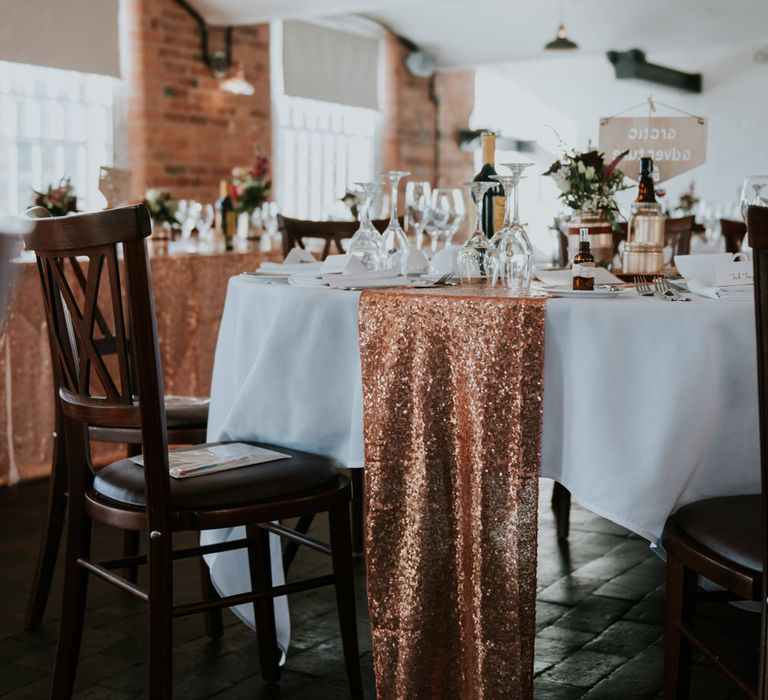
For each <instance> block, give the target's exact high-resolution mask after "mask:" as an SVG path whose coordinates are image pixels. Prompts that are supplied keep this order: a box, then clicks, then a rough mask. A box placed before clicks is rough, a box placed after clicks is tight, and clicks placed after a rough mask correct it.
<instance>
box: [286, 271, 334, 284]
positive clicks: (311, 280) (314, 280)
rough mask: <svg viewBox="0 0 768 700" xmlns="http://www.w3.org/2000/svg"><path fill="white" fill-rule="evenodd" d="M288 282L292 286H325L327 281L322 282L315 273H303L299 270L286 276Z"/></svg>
mask: <svg viewBox="0 0 768 700" xmlns="http://www.w3.org/2000/svg"><path fill="white" fill-rule="evenodd" d="M288 284H290V285H292V286H294V287H327V286H328V283H327V282H324V281H323V280H322V279H320V278H319V277H318V276H317V275H303V274H301V273H300V272H297V273H296V274H293V275H291V276H290V277H289V278H288Z"/></svg>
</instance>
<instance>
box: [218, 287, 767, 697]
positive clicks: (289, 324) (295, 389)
mask: <svg viewBox="0 0 768 700" xmlns="http://www.w3.org/2000/svg"><path fill="white" fill-rule="evenodd" d="M366 294H368V293H366ZM360 304H361V295H360V293H359V292H354V291H341V290H330V289H322V288H314V289H309V288H302V287H295V286H287V285H266V284H263V283H261V282H258V281H256V280H253V279H251V278H248V277H238V278H233V279H232V280H230V283H229V289H228V292H227V300H226V304H225V309H224V314H223V318H222V322H221V330H220V334H219V343H218V346H217V350H216V359H215V364H214V372H213V380H212V391H211V411H210V419H209V427H208V439H209V440H245V439H247V440H256V441H262V442H269V443H275V444H282V445H285V446H286V447H291V448H295V449H303V450H307V451H314V452H317V453H321V454H324V455H327V456H329V457H334V458H336V459H338V460H339V461H340V462H342V463H343V464H344V465H346V466H348V467H353V468H354V467H362V466H363V464H364V461H365V452H364V448H365V444H364V426H363V414H364V403H365V402H364V395H363V381H362V376H363V372H362V367H361V354H360V326H359V320H360V319H359V313H360ZM489 308H491V309H492V307H489ZM545 309H546V310H545V332H544V339H545V340H544V353H543V354H544V359H543V409H542V418H541V445H540V447H541V451H540V455H541V459H540V475H541V476H543V477H549V478H552V479H556V480H557V481H559V482H560V483H562V484H563V485H565V486H566V487H567V488H568V489H569V490H570V491H571V492H572V495H573V498H574V500H576V501H577V502H578V503H580V504H582V505H583V506H585V507H587V508H588V509H590V510H592V511H593V512H595V513H597V514H599V515H602V516H604V517H606V518H608V519H610V520H612V521H614V522H616V523H618V524H620V525H623V526H625V527H627V528H629V529H630V530H632V531H634V532H636V533H638V534H639V535H641V536H643V537H645V538H646V539H648V540H649V541H650V542H651V543H656V542H658V540H659V538H660V535H661V531H662V529H663V526H664V521H665V520H666V518H667V516H668V515H669V514H670V513H672V512H674V511H675V510H676V509H677V508H678V507H680V506H681V505H684V504H685V503H688V502H690V501H693V500H696V499H699V498H705V497H708V496H717V495H728V494H736V493H750V492H759V490H760V483H759V478H760V472H759V462H758V449H759V443H758V428H757V387H756V381H755V371H754V357H755V338H754V318H753V304H752V302H751V301H744V300H717V301H715V300H710V299H703V298H694V299H693V300H692V301H691V302H690V303H668V302H663V301H660V300H657V299H654V298H641V297H638V296H637V295H635V294H634V292H629V291H627V292H624V293H623V294H622V295H620V296H619V297H618V298H614V299H567V298H552V299H548V300H547V301H546V305H545ZM499 318H501V317H499ZM484 322H485V323H486V324H487V326H488V328H493V327H494V326H495V325H498V324H499V322H500V321H499V319H498V318H496V317H495V314H494V313H489V314H488V318H486V319H484ZM479 328H480V331H479V332H483V331H482V325H481V326H479ZM506 332H507V333H508V334H509V335H511V336H514V335H515V334H520V333H521V329H520V328H515V327H509V328H507V329H506ZM393 333H401V330H393ZM450 340H451V339H449V341H450ZM458 340H466V339H453V342H456V341H458ZM424 352H425V353H427V354H428V353H429V352H430V349H429V348H425V349H424ZM534 361H535V358H533V357H529V358H526V357H517V358H516V359H513V358H510V363H512V362H518V363H522V364H525V363H527V362H534ZM504 388H505V387H503V386H499V391H500V392H501V391H503V390H504ZM427 417H428V416H427ZM384 439H386V435H384ZM370 507H371V505H370V501H369V515H370ZM230 534H231V533H230ZM222 536H223V537H226V536H227V534H226V533H225V534H222V533H219V534H218V535H216V534H212V535H209V537H212V538H214V539H215V538H216V537H222ZM370 538H371V535H370V533H369V540H368V542H369V545H370V541H371V540H370ZM533 540H534V542H533V544H532V546H533V547H534V551H535V535H534V536H533ZM228 556H229V557H230V558H229V561H228V563H224V561H223V560H222V561H220V562H219V566H218V567H217V566H214V567H213V568H212V575H213V579H214V582H215V583H216V584H217V586H220V587H221V589H222V592H223V593H226V594H229V593H235V592H240V591H241V590H242V588H244V587H246V586H247V581H248V579H247V577H245V576H244V575H243V574H242V571H241V573H240V574H238V572H237V569H238V566H239V565H238V564H237V563H236V561H235V560H236V554H235V553H229V555H228ZM240 566H242V565H240ZM243 570H244V569H243ZM532 577H534V578H535V569H534V573H533V574H532ZM369 587H370V580H369ZM240 614H241V615H242V616H243V617H244V618H245V619H247V618H248V615H249V614H250V613H249V611H248V610H241V611H240ZM283 623H284V624H286V620H284V621H283ZM530 643H531V645H532V643H533V642H532V639H531V640H530ZM379 680H380V679H379V678H378V675H377V682H379ZM489 696H490V695H489Z"/></svg>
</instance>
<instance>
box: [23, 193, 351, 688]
mask: <svg viewBox="0 0 768 700" xmlns="http://www.w3.org/2000/svg"><path fill="white" fill-rule="evenodd" d="M150 230H151V228H150V222H149V214H148V212H147V210H146V209H145V208H144V207H143V206H132V207H123V208H120V209H114V210H111V211H105V212H99V213H94V214H81V215H76V216H69V217H62V218H55V219H48V220H41V221H39V222H38V224H37V228H36V229H35V231H34V232H33V233H32V234H30V235H29V236H28V237H27V240H26V242H27V247H28V248H30V249H31V250H34V251H35V254H36V255H37V260H38V267H39V270H40V275H41V279H42V282H43V288H44V291H45V294H44V297H45V305H46V317H47V321H48V326H49V332H50V337H51V345H52V347H53V349H54V362H55V363H56V365H57V371H56V374H55V379H56V382H57V383H58V387H57V388H58V395H59V402H60V405H61V415H62V423H63V429H64V436H65V440H64V443H65V446H66V465H67V476H68V485H69V494H68V500H67V512H68V531H67V540H66V555H65V575H64V599H63V606H62V617H61V625H60V630H59V640H58V645H57V651H56V662H55V668H54V674H53V684H52V689H51V698H54V699H56V700H58V698H68V697H71V695H72V690H73V686H74V680H75V673H76V668H77V659H78V654H79V649H80V641H81V637H82V631H83V617H84V613H85V604H86V594H87V584H88V577H89V576H90V575H95V576H97V577H99V578H101V579H103V580H104V581H107V582H108V583H111V584H113V585H115V586H116V587H117V588H120V589H121V590H123V591H124V592H126V593H129V594H131V595H133V596H134V597H136V598H138V599H139V600H141V601H143V602H145V603H147V606H148V613H149V614H148V621H149V647H148V651H149V697H151V698H163V699H169V698H171V687H172V626H173V620H174V618H176V617H181V616H186V615H190V614H194V613H198V612H206V611H209V610H220V609H222V608H224V607H231V606H234V605H241V604H247V603H252V604H253V606H254V612H255V618H256V622H257V634H258V639H259V659H260V665H261V672H262V676H263V677H264V679H265V680H267V681H275V680H277V679H278V678H279V675H280V669H279V650H278V648H277V642H276V632H275V619H274V605H273V599H274V598H275V597H276V596H282V595H287V594H290V593H294V592H298V591H303V590H308V589H311V588H316V587H319V586H325V585H331V584H332V585H334V586H335V589H336V600H337V605H338V610H339V620H340V623H341V634H342V643H343V647H344V657H345V660H346V666H347V674H348V678H349V684H350V690H351V695H352V696H353V697H355V698H359V697H362V689H361V679H360V668H359V658H358V645H357V629H356V620H355V600H354V590H353V574H352V557H351V545H350V528H349V517H348V508H349V500H350V486H349V481H348V480H347V479H346V478H345V477H343V476H341V475H340V474H339V473H338V470H337V464H336V463H335V462H334V461H333V460H330V459H326V458H323V457H319V456H316V455H311V454H307V453H303V452H297V451H294V450H288V449H284V448H278V449H280V451H282V452H285V453H287V454H289V455H291V459H288V460H281V461H277V462H270V463H266V464H260V465H257V466H254V467H243V468H240V469H235V470H233V471H228V472H222V473H219V474H209V475H206V476H200V477H195V478H191V479H186V480H176V479H171V478H170V477H169V474H168V431H167V422H168V419H167V416H166V412H165V411H164V404H163V379H162V369H161V367H160V354H159V349H158V344H157V332H156V327H157V326H156V321H155V310H154V303H153V300H152V291H151V281H150V274H149V264H148V260H147V252H146V242H145V239H146V238H147V237H148V236H149V235H150ZM119 244H122V250H123V257H124V272H121V270H120V268H119V266H118V257H117V246H118V245H119ZM76 256H81V257H85V258H87V259H88V269H87V275H86V283H85V287H84V288H83V289H82V290H79V289H78V286H77V285H72V284H70V282H69V279H70V278H69V277H68V275H67V268H69V267H70V266H71V265H72V263H73V260H75V258H76ZM100 290H101V291H102V292H103V293H105V295H106V296H107V297H108V298H109V308H110V311H111V321H112V324H111V328H110V330H111V335H112V337H113V338H114V339H115V361H114V363H108V362H106V361H105V357H104V355H103V353H102V348H101V345H100V343H99V342H98V341H99V338H97V337H95V332H96V330H97V329H98V327H99V325H98V323H97V320H96V300H97V299H98V298H99V293H100ZM129 338H130V342H129V340H128V339H129ZM107 359H108V358H107ZM116 425H117V426H126V427H131V428H135V429H138V430H140V431H141V438H142V453H143V455H144V464H145V466H144V467H143V468H142V467H139V466H138V465H136V464H135V463H133V462H132V461H131V460H129V459H125V460H121V461H118V462H114V463H113V464H110V465H108V466H106V467H103V468H102V469H100V470H98V472H96V471H94V469H93V464H92V463H91V459H90V453H89V449H88V445H89V436H88V430H89V428H91V427H111V426H116ZM325 511H327V512H328V513H329V520H330V534H331V546H328V545H325V544H323V543H321V542H317V541H316V540H313V539H311V538H309V537H307V536H304V535H296V534H295V533H294V532H293V531H292V530H290V529H288V528H286V527H283V526H282V525H277V524H272V523H273V522H274V521H277V520H280V519H283V518H294V517H300V516H303V515H306V514H308V513H317V512H325ZM94 521H96V522H99V523H102V524H104V525H107V526H111V527H116V528H119V529H122V530H130V531H134V532H138V533H140V537H141V538H142V539H143V540H145V542H146V545H147V551H148V554H147V555H143V556H133V557H121V558H118V559H114V560H111V561H100V562H97V561H94V560H92V559H91V552H90V550H91V529H92V523H93V522H94ZM239 525H243V526H245V529H246V537H245V538H244V539H241V540H238V541H236V542H226V543H219V544H214V545H207V546H198V547H191V548H187V549H184V550H175V549H174V547H173V534H174V533H175V532H179V531H187V530H191V531H200V530H204V529H215V528H222V527H235V526H239ZM270 532H274V533H276V534H279V535H280V536H283V537H286V538H289V539H290V538H298V539H299V541H300V542H301V543H302V544H304V545H307V546H309V547H312V548H314V549H317V550H319V551H322V552H325V553H327V554H330V555H331V557H332V565H333V573H332V574H329V575H325V576H318V577H315V578H312V579H308V580H304V581H297V582H292V583H288V584H285V585H280V586H273V585H272V577H271V563H270V553H269V541H268V537H269V533H270ZM241 548H245V549H247V553H248V558H249V566H250V574H251V583H252V586H253V590H252V591H251V592H249V593H242V594H238V595H233V596H226V597H224V598H219V599H208V600H202V601H200V602H194V603H187V604H183V605H174V601H173V562H174V560H175V559H180V558H186V557H200V556H202V555H204V554H207V553H212V552H221V551H228V550H232V549H241ZM143 564H148V580H149V586H148V589H147V590H143V589H141V588H140V587H139V586H137V585H136V584H134V583H132V582H131V581H129V580H128V579H127V578H125V577H123V576H120V575H118V574H117V573H115V570H116V569H122V568H124V567H126V566H132V565H143Z"/></svg>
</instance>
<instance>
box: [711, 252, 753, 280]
mask: <svg viewBox="0 0 768 700" xmlns="http://www.w3.org/2000/svg"><path fill="white" fill-rule="evenodd" d="M737 257H741V254H738V255H735V256H734V259H733V261H732V262H727V261H724V260H723V261H717V262H716V263H715V284H716V285H717V286H718V287H734V286H737V285H740V286H743V285H745V284H754V283H755V279H754V269H753V267H752V262H751V261H750V260H736V258H737Z"/></svg>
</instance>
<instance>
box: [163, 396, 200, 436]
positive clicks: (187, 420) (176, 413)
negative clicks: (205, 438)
mask: <svg viewBox="0 0 768 700" xmlns="http://www.w3.org/2000/svg"><path fill="white" fill-rule="evenodd" d="M166 398H167V399H169V400H166V403H165V418H166V422H167V425H168V429H169V430H170V429H173V428H196V427H201V428H205V427H206V426H207V425H208V401H201V400H200V399H195V398H192V397H189V396H176V397H173V398H171V397H166Z"/></svg>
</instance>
